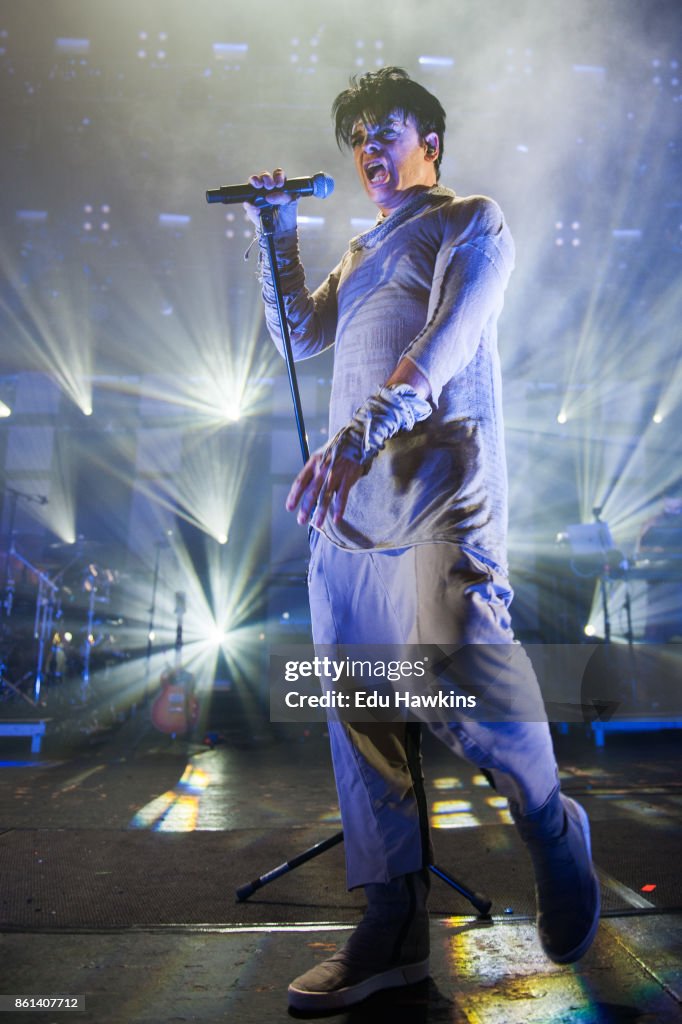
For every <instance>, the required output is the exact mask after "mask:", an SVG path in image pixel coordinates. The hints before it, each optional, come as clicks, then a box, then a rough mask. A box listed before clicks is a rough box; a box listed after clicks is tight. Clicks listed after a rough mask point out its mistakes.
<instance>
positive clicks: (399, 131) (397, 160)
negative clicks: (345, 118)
mask: <svg viewBox="0 0 682 1024" xmlns="http://www.w3.org/2000/svg"><path fill="white" fill-rule="evenodd" d="M434 140H435V145H436V151H437V145H438V137H437V136H433V137H432V136H429V137H428V141H429V142H430V143H431V145H433V144H434ZM351 146H352V148H353V156H354V159H355V166H356V168H357V172H358V175H359V177H360V181H361V182H362V184H363V187H364V189H365V192H366V193H367V195H368V196H369V197H370V199H371V200H372V202H373V203H376V205H377V206H378V207H379V209H380V210H381V212H382V213H384V214H388V213H390V212H391V211H392V210H395V209H397V208H398V207H399V206H400V205H401V203H403V202H404V201H405V199H407V198H409V195H410V194H411V193H410V192H409V191H408V190H409V189H413V188H415V187H430V186H431V185H435V184H436V172H435V168H434V153H433V152H432V153H429V152H428V147H427V142H426V141H422V140H421V139H420V137H419V131H418V130H417V125H416V122H415V120H414V117H413V116H412V115H411V114H408V115H407V118H405V116H404V115H403V114H402V113H401V112H400V111H399V110H393V111H391V113H390V114H389V115H388V116H387V117H386V118H384V120H382V121H381V122H380V123H378V124H372V123H370V122H367V123H365V122H364V121H356V122H355V124H354V125H353V131H352V134H351Z"/></svg>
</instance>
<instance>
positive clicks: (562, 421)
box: [556, 409, 568, 423]
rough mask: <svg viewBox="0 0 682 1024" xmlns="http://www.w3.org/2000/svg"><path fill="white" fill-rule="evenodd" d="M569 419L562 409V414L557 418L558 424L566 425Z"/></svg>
mask: <svg viewBox="0 0 682 1024" xmlns="http://www.w3.org/2000/svg"><path fill="white" fill-rule="evenodd" d="M567 419H568V417H567V416H566V413H565V412H564V410H563V409H562V410H561V412H560V413H559V415H558V416H557V418H556V421H557V423H565V422H566V420H567Z"/></svg>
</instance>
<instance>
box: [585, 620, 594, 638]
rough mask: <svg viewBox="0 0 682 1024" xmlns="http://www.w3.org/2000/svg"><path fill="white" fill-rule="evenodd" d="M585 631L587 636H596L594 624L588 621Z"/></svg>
mask: <svg viewBox="0 0 682 1024" xmlns="http://www.w3.org/2000/svg"><path fill="white" fill-rule="evenodd" d="M583 632H584V633H585V636H595V635H596V632H597V631H596V629H595V628H594V626H593V625H592V624H591V623H589V622H588V623H587V625H586V626H585V629H584V630H583Z"/></svg>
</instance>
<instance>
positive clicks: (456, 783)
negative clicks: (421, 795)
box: [433, 775, 462, 789]
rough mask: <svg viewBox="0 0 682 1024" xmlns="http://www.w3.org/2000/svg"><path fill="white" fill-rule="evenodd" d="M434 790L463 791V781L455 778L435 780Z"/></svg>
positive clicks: (445, 777)
mask: <svg viewBox="0 0 682 1024" xmlns="http://www.w3.org/2000/svg"><path fill="white" fill-rule="evenodd" d="M433 788H434V789H461V788H462V780H461V779H458V778H456V777H455V776H454V775H453V776H444V777H442V778H440V779H434V780H433Z"/></svg>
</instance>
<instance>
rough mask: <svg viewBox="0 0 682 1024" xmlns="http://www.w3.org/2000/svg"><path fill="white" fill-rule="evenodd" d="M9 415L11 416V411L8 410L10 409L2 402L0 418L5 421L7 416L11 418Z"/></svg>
mask: <svg viewBox="0 0 682 1024" xmlns="http://www.w3.org/2000/svg"><path fill="white" fill-rule="evenodd" d="M11 415H12V410H11V409H10V407H9V406H8V405H5V403H4V402H0V417H2V418H3V419H6V418H7V417H8V416H11Z"/></svg>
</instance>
